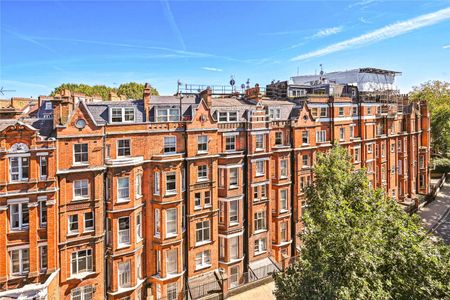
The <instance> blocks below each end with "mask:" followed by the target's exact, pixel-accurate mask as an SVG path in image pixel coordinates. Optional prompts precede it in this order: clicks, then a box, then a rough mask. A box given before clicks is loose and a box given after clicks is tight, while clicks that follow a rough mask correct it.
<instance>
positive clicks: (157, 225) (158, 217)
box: [154, 208, 161, 238]
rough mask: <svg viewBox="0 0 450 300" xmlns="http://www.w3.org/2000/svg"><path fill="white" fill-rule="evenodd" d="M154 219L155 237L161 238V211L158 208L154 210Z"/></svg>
mask: <svg viewBox="0 0 450 300" xmlns="http://www.w3.org/2000/svg"><path fill="white" fill-rule="evenodd" d="M154 214H155V215H154V218H155V237H158V238H159V237H160V236H161V211H160V210H159V208H155V212H154Z"/></svg>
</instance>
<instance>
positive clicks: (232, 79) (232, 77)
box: [230, 75, 236, 92]
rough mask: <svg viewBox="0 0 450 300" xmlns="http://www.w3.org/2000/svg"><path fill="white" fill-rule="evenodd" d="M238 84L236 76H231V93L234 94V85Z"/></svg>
mask: <svg viewBox="0 0 450 300" xmlns="http://www.w3.org/2000/svg"><path fill="white" fill-rule="evenodd" d="M235 84H236V81H235V80H234V76H233V75H231V79H230V85H231V91H232V92H234V85H235Z"/></svg>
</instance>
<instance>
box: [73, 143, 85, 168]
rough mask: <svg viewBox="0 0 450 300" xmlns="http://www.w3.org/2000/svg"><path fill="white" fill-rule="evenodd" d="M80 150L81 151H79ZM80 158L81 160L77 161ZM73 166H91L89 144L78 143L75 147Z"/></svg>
mask: <svg viewBox="0 0 450 300" xmlns="http://www.w3.org/2000/svg"><path fill="white" fill-rule="evenodd" d="M77 148H79V149H77ZM77 157H79V159H77ZM73 164H74V165H87V164H89V144H88V143H78V144H74V145H73Z"/></svg>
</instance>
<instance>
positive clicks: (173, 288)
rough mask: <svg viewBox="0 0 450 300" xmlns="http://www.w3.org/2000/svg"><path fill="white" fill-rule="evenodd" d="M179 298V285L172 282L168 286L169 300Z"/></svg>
mask: <svg viewBox="0 0 450 300" xmlns="http://www.w3.org/2000/svg"><path fill="white" fill-rule="evenodd" d="M177 298H178V283H176V282H172V283H169V284H168V285H167V300H176V299H177Z"/></svg>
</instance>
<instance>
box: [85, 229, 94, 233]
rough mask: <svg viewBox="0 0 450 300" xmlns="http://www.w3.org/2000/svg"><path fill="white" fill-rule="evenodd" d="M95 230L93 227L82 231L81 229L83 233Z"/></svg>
mask: <svg viewBox="0 0 450 300" xmlns="http://www.w3.org/2000/svg"><path fill="white" fill-rule="evenodd" d="M94 231H95V230H94V228H89V229H85V230H84V231H83V233H92V232H94Z"/></svg>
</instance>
